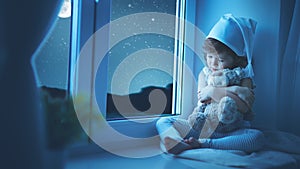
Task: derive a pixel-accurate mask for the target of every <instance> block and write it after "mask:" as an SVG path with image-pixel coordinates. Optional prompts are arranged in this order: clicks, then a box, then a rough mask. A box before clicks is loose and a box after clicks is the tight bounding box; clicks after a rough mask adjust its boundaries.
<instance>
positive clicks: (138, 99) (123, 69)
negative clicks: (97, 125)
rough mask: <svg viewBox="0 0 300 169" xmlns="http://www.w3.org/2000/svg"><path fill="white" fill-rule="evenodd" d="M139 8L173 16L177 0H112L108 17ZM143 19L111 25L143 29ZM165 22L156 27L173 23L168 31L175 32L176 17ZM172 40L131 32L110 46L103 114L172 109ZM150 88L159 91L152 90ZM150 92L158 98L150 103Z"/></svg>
mask: <svg viewBox="0 0 300 169" xmlns="http://www.w3.org/2000/svg"><path fill="white" fill-rule="evenodd" d="M142 12H159V13H167V14H171V15H174V16H175V14H176V0H113V1H112V9H111V21H114V20H117V19H123V18H122V17H123V16H127V15H131V14H136V13H142ZM156 19H157V18H152V19H150V20H149V22H151V23H154V22H156V21H157V20H156ZM160 19H161V18H160ZM142 23H143V18H140V20H139V19H136V20H134V21H133V22H126V21H125V22H124V25H119V27H118V29H114V28H111V30H118V31H122V27H123V26H126V24H130V25H134V26H135V28H136V29H142V26H140V25H139V24H142ZM151 23H149V24H151ZM164 24H165V25H159V26H161V27H160V28H159V29H164V28H165V27H166V25H167V26H168V27H173V28H174V29H171V30H170V31H173V32H172V33H171V34H173V35H175V20H171V21H170V20H166V21H165V22H164ZM154 25H155V24H154ZM156 26H157V25H156ZM137 32H138V31H137ZM110 36H111V38H115V37H114V36H116V35H115V32H111V35H110ZM174 44H175V42H174V38H171V37H168V36H165V35H162V34H154V33H147V32H145V33H139V34H135V33H133V34H132V35H129V36H128V38H126V39H122V40H121V41H120V42H118V43H117V44H116V45H114V46H111V48H110V51H109V53H108V85H107V86H108V93H107V114H106V118H107V119H108V120H112V119H122V118H124V117H125V118H134V117H145V116H153V115H160V114H171V113H172V112H171V110H172V90H173V89H172V86H173V84H172V83H173V78H172V77H173V76H172V73H173V65H174V63H173V60H174V58H173V57H174ZM162 67H163V68H162ZM167 72H172V73H171V74H170V73H167ZM115 77H119V78H115ZM120 77H121V78H120ZM155 89H158V90H159V91H160V92H159V91H158V90H155ZM153 91H156V92H158V93H156V94H155V92H153ZM152 92H153V93H152ZM150 93H152V94H153V95H154V100H156V101H157V103H156V102H155V101H154V102H152V104H153V105H151V103H150V102H151V98H149V96H151V94H150ZM153 95H152V96H153ZM165 98H166V100H164V99H165ZM152 99H153V98H152ZM152 101H153V100H152ZM159 101H163V102H164V101H166V102H164V103H165V104H166V105H165V107H164V110H161V109H160V110H158V109H159V108H157V109H156V108H155V107H159V106H160V104H164V103H159ZM128 103H130V104H128ZM156 104H158V105H156ZM151 106H152V107H151ZM150 107H151V108H150ZM153 107H154V109H153ZM156 110H157V111H156Z"/></svg>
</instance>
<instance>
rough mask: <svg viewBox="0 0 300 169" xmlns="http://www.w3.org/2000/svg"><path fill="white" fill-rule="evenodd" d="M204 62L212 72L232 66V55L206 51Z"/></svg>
mask: <svg viewBox="0 0 300 169" xmlns="http://www.w3.org/2000/svg"><path fill="white" fill-rule="evenodd" d="M206 62H207V66H208V68H209V69H210V70H212V71H213V72H214V71H218V70H222V69H226V68H229V69H230V68H233V67H234V59H233V57H231V56H229V55H226V54H222V53H221V54H218V53H207V56H206Z"/></svg>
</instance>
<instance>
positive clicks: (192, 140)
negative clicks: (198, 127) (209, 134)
mask: <svg viewBox="0 0 300 169" xmlns="http://www.w3.org/2000/svg"><path fill="white" fill-rule="evenodd" d="M184 142H185V143H186V144H188V145H190V146H191V147H192V148H201V143H200V142H199V141H198V140H197V139H195V138H194V137H190V138H189V139H185V140H184Z"/></svg>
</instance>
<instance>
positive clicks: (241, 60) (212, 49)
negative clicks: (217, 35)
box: [203, 38, 248, 68]
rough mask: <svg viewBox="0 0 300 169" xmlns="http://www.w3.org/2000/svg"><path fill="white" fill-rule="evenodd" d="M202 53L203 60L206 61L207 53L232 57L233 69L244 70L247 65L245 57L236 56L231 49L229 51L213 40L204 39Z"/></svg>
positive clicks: (223, 45)
mask: <svg viewBox="0 0 300 169" xmlns="http://www.w3.org/2000/svg"><path fill="white" fill-rule="evenodd" d="M203 51H204V57H205V60H206V54H207V53H217V54H225V55H229V56H232V57H233V58H234V60H235V64H234V65H233V67H241V68H245V67H246V66H247V64H248V61H247V57H245V56H238V55H237V54H236V53H235V52H234V51H233V50H232V49H230V48H229V47H228V46H226V45H225V44H224V43H222V42H220V41H218V40H216V39H214V38H207V39H205V41H204V44H203Z"/></svg>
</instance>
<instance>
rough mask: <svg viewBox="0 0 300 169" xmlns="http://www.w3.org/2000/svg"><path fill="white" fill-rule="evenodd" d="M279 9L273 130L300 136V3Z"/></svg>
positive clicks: (296, 1)
mask: <svg viewBox="0 0 300 169" xmlns="http://www.w3.org/2000/svg"><path fill="white" fill-rule="evenodd" d="M286 2H289V3H290V4H285V3H286ZM281 5H282V6H281V8H282V9H281V22H280V26H281V29H280V33H279V36H280V37H281V38H280V42H279V44H280V45H279V47H280V51H279V65H278V91H277V92H278V95H277V96H278V97H277V127H278V129H280V130H283V131H287V132H291V133H294V134H297V135H299V136H300V125H299V119H300V104H299V103H300V102H299V100H300V88H299V86H300V31H299V30H300V1H298V0H295V1H284V0H283V1H282V2H281ZM283 8H284V9H283Z"/></svg>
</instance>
